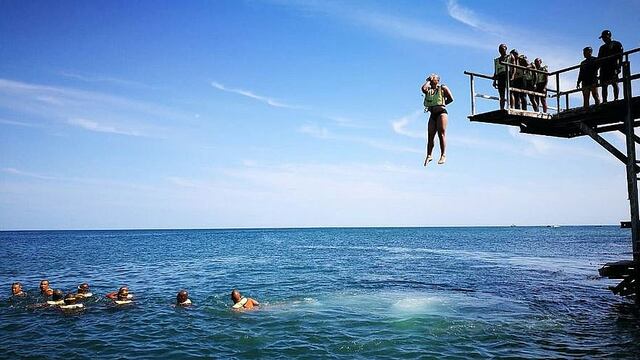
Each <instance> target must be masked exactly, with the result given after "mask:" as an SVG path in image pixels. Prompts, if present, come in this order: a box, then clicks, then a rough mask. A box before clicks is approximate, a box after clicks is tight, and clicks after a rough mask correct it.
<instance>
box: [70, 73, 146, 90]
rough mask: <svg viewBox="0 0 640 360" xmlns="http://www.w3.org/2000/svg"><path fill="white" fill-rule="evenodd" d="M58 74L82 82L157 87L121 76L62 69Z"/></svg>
mask: <svg viewBox="0 0 640 360" xmlns="http://www.w3.org/2000/svg"><path fill="white" fill-rule="evenodd" d="M58 74H60V75H62V76H64V77H67V78H70V79H75V80H80V81H82V82H88V83H108V84H114V85H120V86H127V87H137V88H145V89H157V88H156V87H154V86H151V85H147V84H144V83H141V82H138V81H131V80H125V79H119V78H114V77H109V76H90V75H84V74H78V73H74V72H70V71H60V72H59V73H58Z"/></svg>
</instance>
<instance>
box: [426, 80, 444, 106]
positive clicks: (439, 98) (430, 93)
mask: <svg viewBox="0 0 640 360" xmlns="http://www.w3.org/2000/svg"><path fill="white" fill-rule="evenodd" d="M423 104H424V107H426V108H430V107H432V106H438V105H444V91H443V90H442V85H438V86H436V88H435V89H429V90H427V93H426V94H424V103H423Z"/></svg>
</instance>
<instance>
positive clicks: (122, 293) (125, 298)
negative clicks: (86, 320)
mask: <svg viewBox="0 0 640 360" xmlns="http://www.w3.org/2000/svg"><path fill="white" fill-rule="evenodd" d="M105 296H106V297H107V298H109V299H111V300H113V302H114V303H115V304H116V305H125V304H131V303H132V302H133V300H132V299H133V295H131V294H129V288H128V287H126V286H123V287H121V288H120V289H118V291H113V292H110V293H108V294H107V295H105Z"/></svg>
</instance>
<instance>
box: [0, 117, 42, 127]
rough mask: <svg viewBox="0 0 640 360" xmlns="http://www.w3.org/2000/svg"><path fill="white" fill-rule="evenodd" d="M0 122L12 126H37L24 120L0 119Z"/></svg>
mask: <svg viewBox="0 0 640 360" xmlns="http://www.w3.org/2000/svg"><path fill="white" fill-rule="evenodd" d="M0 124H4V125H13V126H22V127H30V128H34V127H39V126H38V125H36V124H33V123H28V122H24V121H15V120H6V119H0Z"/></svg>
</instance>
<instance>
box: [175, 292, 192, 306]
mask: <svg viewBox="0 0 640 360" xmlns="http://www.w3.org/2000/svg"><path fill="white" fill-rule="evenodd" d="M176 305H179V306H188V305H191V300H190V299H189V293H188V292H187V290H180V291H179V292H178V295H176Z"/></svg>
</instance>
